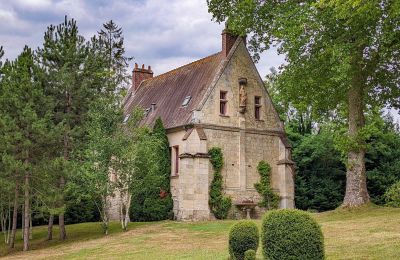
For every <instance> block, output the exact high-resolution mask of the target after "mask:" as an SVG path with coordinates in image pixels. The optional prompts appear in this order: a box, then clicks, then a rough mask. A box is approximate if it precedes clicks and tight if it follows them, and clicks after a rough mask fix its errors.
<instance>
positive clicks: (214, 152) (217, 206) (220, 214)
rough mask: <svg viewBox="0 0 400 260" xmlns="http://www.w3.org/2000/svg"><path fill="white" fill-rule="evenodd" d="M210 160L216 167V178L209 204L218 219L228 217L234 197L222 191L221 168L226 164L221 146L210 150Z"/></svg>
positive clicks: (213, 182)
mask: <svg viewBox="0 0 400 260" xmlns="http://www.w3.org/2000/svg"><path fill="white" fill-rule="evenodd" d="M208 153H209V155H210V161H211V164H212V166H213V168H214V178H213V180H212V182H211V186H210V194H209V195H210V198H209V201H208V204H209V206H210V210H211V212H212V213H213V214H214V216H215V217H216V218H217V219H226V218H227V216H228V212H229V209H230V208H231V206H232V199H231V198H230V197H227V196H224V195H223V193H222V188H223V187H222V174H221V169H222V167H223V166H224V158H223V155H222V151H221V148H218V147H213V148H211V149H210V150H209V151H208Z"/></svg>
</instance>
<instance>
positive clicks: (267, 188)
mask: <svg viewBox="0 0 400 260" xmlns="http://www.w3.org/2000/svg"><path fill="white" fill-rule="evenodd" d="M257 171H258V173H259V174H260V182H258V183H256V184H254V188H255V189H256V190H257V192H258V193H259V194H260V195H261V198H262V200H261V201H260V203H259V206H260V207H265V208H267V209H276V208H278V204H279V195H278V194H277V193H276V192H274V191H273V190H272V188H271V166H270V165H269V164H268V163H267V162H265V161H260V162H259V163H258V166H257Z"/></svg>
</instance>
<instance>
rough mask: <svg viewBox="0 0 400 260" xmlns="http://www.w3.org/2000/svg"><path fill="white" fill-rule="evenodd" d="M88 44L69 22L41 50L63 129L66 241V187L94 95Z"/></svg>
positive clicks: (50, 30) (57, 120) (61, 204)
mask: <svg viewBox="0 0 400 260" xmlns="http://www.w3.org/2000/svg"><path fill="white" fill-rule="evenodd" d="M88 48H89V47H88V44H87V43H86V42H85V39H84V38H83V37H82V36H80V35H79V32H78V27H77V24H76V21H75V20H74V19H71V20H68V18H67V17H65V21H64V22H63V23H61V24H59V25H57V26H54V25H50V26H49V27H48V28H47V31H46V32H45V35H44V44H43V47H42V48H40V49H38V56H39V60H40V62H41V64H42V65H43V67H44V69H45V71H46V72H47V75H46V78H47V87H48V89H49V91H50V92H51V95H52V96H53V97H54V99H55V100H56V104H55V113H54V116H53V120H54V123H55V124H56V125H57V126H60V125H61V126H62V131H61V133H60V136H59V142H58V144H59V147H58V148H59V151H60V152H59V153H58V154H56V155H57V156H58V157H61V158H62V159H63V166H62V170H61V171H60V172H58V180H59V182H58V187H59V193H60V194H61V195H62V196H61V198H60V201H59V202H58V208H60V209H64V210H61V211H59V215H58V222H59V228H60V239H62V240H63V239H65V238H66V230H65V220H64V214H65V201H64V199H65V196H63V194H64V193H65V185H66V180H67V178H68V176H69V175H70V174H71V173H72V171H73V169H74V167H73V165H74V162H76V159H77V158H76V156H79V155H80V154H81V153H80V151H81V150H82V144H83V142H82V141H83V140H84V138H85V135H86V133H85V129H84V124H85V118H86V114H87V111H88V108H89V105H90V102H91V100H92V98H93V96H94V93H95V89H93V86H92V84H91V83H92V82H91V80H90V79H91V78H90V75H91V74H92V73H91V72H92V71H91V70H90V69H91V67H90V66H85V65H87V64H85V61H86V58H87V56H88Z"/></svg>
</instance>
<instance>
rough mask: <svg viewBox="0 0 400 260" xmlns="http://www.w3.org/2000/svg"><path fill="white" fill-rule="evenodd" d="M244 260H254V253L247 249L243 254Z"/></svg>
mask: <svg viewBox="0 0 400 260" xmlns="http://www.w3.org/2000/svg"><path fill="white" fill-rule="evenodd" d="M244 260H256V251H255V250H253V249H249V250H247V251H246V252H244Z"/></svg>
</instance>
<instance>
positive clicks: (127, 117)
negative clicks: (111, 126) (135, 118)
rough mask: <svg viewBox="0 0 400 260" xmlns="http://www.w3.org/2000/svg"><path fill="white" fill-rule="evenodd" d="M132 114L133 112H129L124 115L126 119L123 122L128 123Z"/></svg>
mask: <svg viewBox="0 0 400 260" xmlns="http://www.w3.org/2000/svg"><path fill="white" fill-rule="evenodd" d="M130 116H131V114H127V115H126V116H125V117H124V121H123V122H122V123H123V124H126V123H128V120H129V117H130Z"/></svg>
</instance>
